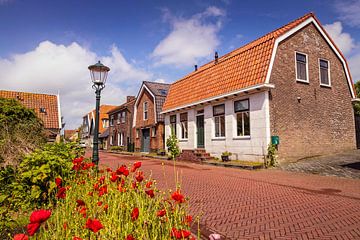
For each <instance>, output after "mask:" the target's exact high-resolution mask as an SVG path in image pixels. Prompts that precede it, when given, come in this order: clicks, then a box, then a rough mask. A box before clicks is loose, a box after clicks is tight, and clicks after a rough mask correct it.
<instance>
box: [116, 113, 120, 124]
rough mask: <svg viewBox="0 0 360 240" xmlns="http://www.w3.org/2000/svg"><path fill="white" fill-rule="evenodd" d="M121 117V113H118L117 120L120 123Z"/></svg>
mask: <svg viewBox="0 0 360 240" xmlns="http://www.w3.org/2000/svg"><path fill="white" fill-rule="evenodd" d="M120 118H121V113H118V114H117V120H116V123H117V124H120Z"/></svg>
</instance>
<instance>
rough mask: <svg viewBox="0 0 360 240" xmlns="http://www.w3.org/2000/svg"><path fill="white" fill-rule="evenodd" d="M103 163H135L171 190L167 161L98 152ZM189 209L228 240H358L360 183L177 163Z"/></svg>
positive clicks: (171, 173)
mask: <svg viewBox="0 0 360 240" xmlns="http://www.w3.org/2000/svg"><path fill="white" fill-rule="evenodd" d="M100 157H101V164H105V165H107V166H111V167H114V168H115V167H117V166H118V165H120V164H123V163H130V162H134V161H137V160H141V161H142V162H143V167H142V168H143V170H144V171H145V172H147V173H150V172H151V173H152V176H153V178H155V179H157V180H158V182H159V187H162V188H171V189H174V187H175V185H174V178H175V177H174V167H173V164H172V163H171V162H170V161H165V162H164V163H165V164H164V166H162V165H161V163H162V161H160V160H155V159H145V158H138V157H133V156H122V155H116V154H110V153H103V152H102V153H101V154H100ZM176 173H177V174H178V175H179V178H180V181H181V184H182V189H183V192H184V193H185V194H186V195H187V196H189V197H190V198H191V199H190V206H191V207H190V211H191V213H192V214H194V215H196V214H199V215H201V224H202V225H203V230H206V229H210V230H213V231H215V232H218V233H220V234H222V235H224V236H226V239H360V180H358V179H345V178H338V177H329V176H318V175H311V174H305V173H297V172H287V171H281V170H260V171H247V170H238V169H229V168H221V167H213V166H206V165H197V164H191V163H186V164H178V165H177V166H176Z"/></svg>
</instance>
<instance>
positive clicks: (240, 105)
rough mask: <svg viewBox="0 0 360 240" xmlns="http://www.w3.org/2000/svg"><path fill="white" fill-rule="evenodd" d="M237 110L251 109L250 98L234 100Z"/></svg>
mask: <svg viewBox="0 0 360 240" xmlns="http://www.w3.org/2000/svg"><path fill="white" fill-rule="evenodd" d="M234 110H235V112H241V111H245V110H249V99H246V100H240V101H235V102H234Z"/></svg>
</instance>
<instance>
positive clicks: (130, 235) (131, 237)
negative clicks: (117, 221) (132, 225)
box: [126, 234, 136, 240]
mask: <svg viewBox="0 0 360 240" xmlns="http://www.w3.org/2000/svg"><path fill="white" fill-rule="evenodd" d="M126 240H136V239H135V238H134V237H133V235H132V234H129V235H127V237H126Z"/></svg>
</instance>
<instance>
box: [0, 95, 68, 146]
mask: <svg viewBox="0 0 360 240" xmlns="http://www.w3.org/2000/svg"><path fill="white" fill-rule="evenodd" d="M0 97H1V98H12V99H16V100H17V101H19V102H20V103H21V104H22V105H24V106H25V107H27V108H30V109H33V110H34V111H35V113H36V115H37V116H38V117H39V118H40V119H41V120H42V121H43V123H44V128H45V134H46V136H47V141H48V142H55V141H60V131H61V129H62V127H63V124H62V117H61V109H60V97H59V95H52V94H42V93H29V92H17V91H6V90H0Z"/></svg>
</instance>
